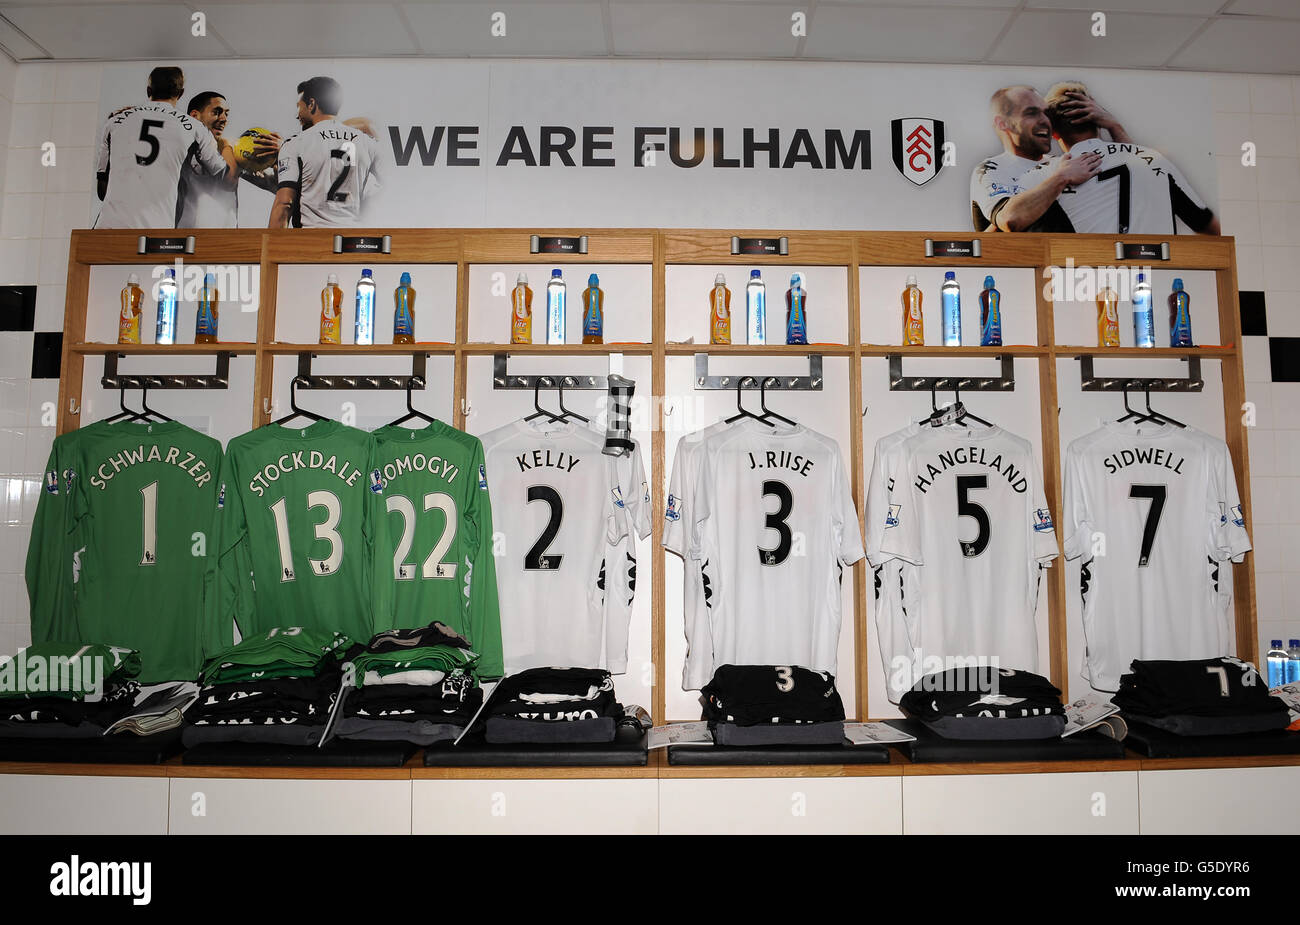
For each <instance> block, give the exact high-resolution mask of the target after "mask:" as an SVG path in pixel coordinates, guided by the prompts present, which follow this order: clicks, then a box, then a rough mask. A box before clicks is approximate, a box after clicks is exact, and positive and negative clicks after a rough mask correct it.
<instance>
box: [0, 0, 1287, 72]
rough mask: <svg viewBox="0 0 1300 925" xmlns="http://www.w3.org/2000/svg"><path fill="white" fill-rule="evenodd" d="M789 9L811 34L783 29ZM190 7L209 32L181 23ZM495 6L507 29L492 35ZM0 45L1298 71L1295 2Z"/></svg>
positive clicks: (122, 15)
mask: <svg viewBox="0 0 1300 925" xmlns="http://www.w3.org/2000/svg"><path fill="white" fill-rule="evenodd" d="M1098 9H1100V10H1101V11H1102V12H1104V13H1105V14H1106V24H1105V25H1106V35H1105V36H1100V37H1099V36H1094V35H1093V34H1092V28H1093V21H1094V19H1093V18H1094V11H1096V10H1098ZM796 10H798V11H802V12H804V13H806V15H807V23H808V26H807V35H806V36H794V35H792V34H791V15H792V13H794V12H795V11H796ZM198 11H202V13H203V14H204V15H205V16H206V18H207V35H206V36H201V37H195V36H193V35H192V34H191V22H192V17H193V15H194V13H195V12H198ZM497 12H501V13H504V14H505V22H506V35H505V36H494V35H493V34H492V29H491V26H492V17H493V15H494V14H495V13H497ZM0 49H3V50H4V51H6V52H8V54H9V56H10V57H12V58H14V59H15V60H18V61H32V60H45V59H55V60H79V61H121V60H150V61H153V60H161V59H168V60H185V59H201V58H308V57H311V58H319V57H329V58H338V57H388V56H421V55H425V56H438V57H490V56H502V57H566V58H607V57H634V58H670V59H671V58H718V59H737V58H759V59H769V60H771V59H778V60H785V59H808V60H833V61H909V62H916V63H928V62H935V63H973V64H1017V65H1045V66H1057V65H1073V66H1082V67H1135V68H1158V69H1168V70H1197V71H1238V72H1250V73H1278V74H1300V0H1101V2H1100V3H1089V2H1087V0H911V2H909V0H698V2H691V0H528V2H520V0H516V2H513V3H511V2H501V0H338V2H334V0H315V2H306V0H298V2H292V0H289V2H271V3H259V2H251V0H189V2H185V3H181V2H167V0H152V2H139V0H43V2H37V0H0Z"/></svg>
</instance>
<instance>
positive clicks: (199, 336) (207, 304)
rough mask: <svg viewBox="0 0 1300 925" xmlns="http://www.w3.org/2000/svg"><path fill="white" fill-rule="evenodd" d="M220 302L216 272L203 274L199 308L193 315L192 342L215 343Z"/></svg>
mask: <svg viewBox="0 0 1300 925" xmlns="http://www.w3.org/2000/svg"><path fill="white" fill-rule="evenodd" d="M220 302H221V293H220V292H219V291H218V290H217V274H215V273H207V274H204V276H203V289H202V290H201V291H200V292H199V310H198V312H197V313H196V314H195V317H194V343H196V344H215V343H216V342H217V318H218V315H219V311H220V308H219V306H220Z"/></svg>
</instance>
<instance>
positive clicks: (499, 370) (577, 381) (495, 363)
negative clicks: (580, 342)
mask: <svg viewBox="0 0 1300 925" xmlns="http://www.w3.org/2000/svg"><path fill="white" fill-rule="evenodd" d="M509 359H510V354H508V353H494V354H492V388H494V389H521V390H522V389H559V388H565V389H583V390H596V389H608V388H609V377H608V376H580V375H568V374H563V373H552V374H549V375H529V376H512V375H511V374H510V372H509V371H508V370H507V368H506V365H507V361H508V360H509Z"/></svg>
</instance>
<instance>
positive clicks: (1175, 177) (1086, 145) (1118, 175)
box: [1030, 81, 1220, 234]
mask: <svg viewBox="0 0 1300 925" xmlns="http://www.w3.org/2000/svg"><path fill="white" fill-rule="evenodd" d="M1080 101H1088V102H1089V103H1091V102H1092V97H1091V96H1090V95H1089V94H1088V88H1087V87H1086V86H1085V85H1084V84H1082V83H1080V82H1079V81H1063V82H1061V83H1058V84H1056V85H1055V86H1053V87H1052V88H1051V89H1050V90H1048V91H1047V97H1046V99H1045V102H1046V104H1047V105H1046V109H1047V116H1048V118H1049V119H1050V120H1051V122H1052V132H1053V134H1054V135H1055V136H1056V139H1057V141H1058V142H1059V143H1060V145H1061V149H1062V150H1063V151H1065V152H1067V154H1068V155H1069V156H1070V157H1081V156H1083V155H1085V154H1091V155H1096V156H1098V157H1099V158H1100V161H1099V162H1098V164H1097V173H1096V174H1095V175H1094V176H1093V177H1092V178H1091V179H1089V180H1085V181H1084V182H1083V183H1080V184H1076V185H1073V186H1069V187H1067V188H1066V189H1064V190H1062V191H1061V193H1060V195H1059V196H1058V198H1057V203H1058V204H1059V205H1060V207H1061V208H1062V209H1063V210H1064V211H1065V214H1066V216H1067V217H1068V218H1069V220H1070V224H1071V225H1072V226H1073V227H1074V230H1075V231H1077V232H1079V233H1081V234H1177V233H1178V230H1177V227H1176V224H1175V221H1174V219H1175V217H1177V218H1179V219H1182V221H1183V222H1184V223H1185V224H1186V225H1187V226H1188V227H1189V228H1191V229H1192V231H1195V232H1197V233H1198V234H1219V233H1220V230H1219V220H1218V218H1216V217H1215V215H1214V212H1212V211H1211V210H1210V209H1209V208H1207V207H1206V205H1205V203H1204V202H1203V201H1201V198H1200V197H1199V196H1198V195H1197V194H1196V191H1195V190H1194V189H1192V187H1191V184H1189V183H1188V182H1187V180H1186V179H1185V178H1184V177H1183V175H1182V174H1181V173H1180V172H1179V171H1178V168H1176V167H1175V166H1174V165H1173V164H1171V163H1170V162H1169V159H1168V158H1166V157H1165V156H1164V155H1163V154H1161V153H1160V152H1159V151H1157V150H1156V149H1155V148H1152V147H1149V146H1148V145H1139V144H1134V143H1132V142H1130V141H1128V140H1127V139H1116V140H1112V141H1109V142H1108V141H1105V140H1104V139H1102V138H1101V137H1100V133H1099V129H1100V126H1099V125H1098V123H1097V122H1095V121H1093V119H1091V118H1088V117H1085V118H1082V119H1080V118H1077V117H1076V118H1074V119H1071V118H1070V116H1071V113H1072V112H1074V111H1075V110H1076V109H1077V104H1078V103H1079V102H1080ZM1030 182H1031V183H1032V179H1031V180H1030Z"/></svg>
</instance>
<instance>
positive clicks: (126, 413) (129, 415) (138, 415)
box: [104, 386, 148, 424]
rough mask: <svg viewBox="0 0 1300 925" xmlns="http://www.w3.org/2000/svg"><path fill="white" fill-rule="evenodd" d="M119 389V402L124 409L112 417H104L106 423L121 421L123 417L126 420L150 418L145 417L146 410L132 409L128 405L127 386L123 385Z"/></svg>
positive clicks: (145, 419)
mask: <svg viewBox="0 0 1300 925" xmlns="http://www.w3.org/2000/svg"><path fill="white" fill-rule="evenodd" d="M117 391H118V396H119V398H118V404H119V405H120V406H121V408H122V410H121V411H120V412H119V413H117V414H115V415H113V416H112V417H107V418H104V423H105V424H112V423H114V422H115V421H121V420H123V419H126V420H128V421H147V420H148V418H147V417H145V415H144V412H142V411H132V410H131V409H130V408H128V407H127V406H126V386H123V387H122V388H120V389H118V390H117Z"/></svg>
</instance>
